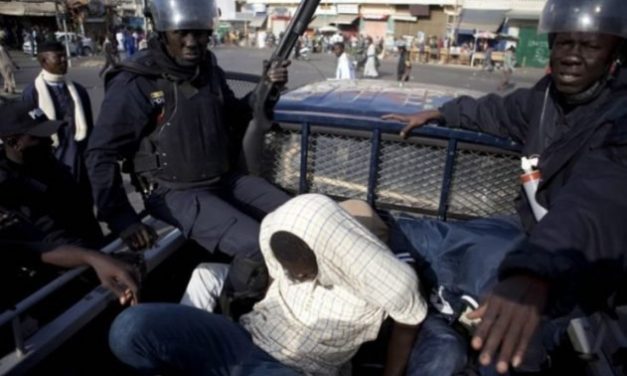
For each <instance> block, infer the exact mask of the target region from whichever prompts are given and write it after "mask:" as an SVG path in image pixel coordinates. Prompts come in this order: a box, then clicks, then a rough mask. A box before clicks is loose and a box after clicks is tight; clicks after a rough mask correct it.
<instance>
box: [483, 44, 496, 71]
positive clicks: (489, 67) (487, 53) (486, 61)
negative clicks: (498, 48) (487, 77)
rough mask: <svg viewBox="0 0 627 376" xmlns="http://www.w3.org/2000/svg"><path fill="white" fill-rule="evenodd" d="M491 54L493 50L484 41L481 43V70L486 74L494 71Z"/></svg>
mask: <svg viewBox="0 0 627 376" xmlns="http://www.w3.org/2000/svg"><path fill="white" fill-rule="evenodd" d="M492 52H494V48H492V46H490V44H489V43H488V41H487V40H486V41H485V42H484V43H483V67H482V69H483V70H485V71H488V72H492V71H494V62H493V61H492Z"/></svg>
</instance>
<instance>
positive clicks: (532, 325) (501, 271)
mask: <svg viewBox="0 0 627 376" xmlns="http://www.w3.org/2000/svg"><path fill="white" fill-rule="evenodd" d="M539 30H540V32H545V33H548V38H549V45H550V47H551V55H550V67H551V73H550V74H549V75H547V76H545V77H543V78H542V79H541V80H540V81H539V82H538V83H537V84H536V85H535V86H534V87H532V88H530V89H520V90H517V91H516V92H514V93H512V94H509V95H507V96H504V97H500V96H497V95H487V96H485V97H482V98H479V99H473V98H469V97H461V98H458V99H455V100H453V101H451V102H449V103H447V104H445V105H444V106H442V107H441V108H440V109H438V110H433V111H425V112H420V113H417V114H414V115H411V116H404V115H398V114H396V115H395V114H392V115H387V116H385V117H384V118H385V119H389V120H397V121H401V122H404V123H406V124H407V126H406V127H405V128H404V129H403V131H402V132H401V135H402V136H403V137H407V135H409V133H410V132H411V131H412V129H414V128H417V127H420V126H422V125H423V124H425V123H427V122H429V121H439V122H441V123H442V124H444V125H446V126H448V127H461V128H465V129H471V130H477V131H482V132H486V133H491V134H495V135H498V136H501V137H508V138H511V139H513V140H515V141H517V142H519V143H521V144H522V145H523V155H524V156H525V157H527V158H528V161H527V162H528V163H530V164H531V165H532V167H533V166H534V165H535V168H536V169H537V173H539V174H540V175H541V177H542V178H541V181H540V185H539V187H538V190H537V193H535V194H531V195H530V197H527V196H526V195H525V194H524V193H523V194H522V195H521V196H522V200H521V201H520V202H519V205H518V213H519V217H520V220H521V221H522V225H523V230H522V231H523V232H524V234H525V241H524V242H523V243H522V244H517V245H516V246H515V247H514V248H515V251H514V252H512V253H509V254H507V255H506V256H505V258H504V260H503V262H502V263H501V264H500V266H499V268H498V277H499V279H500V282H499V283H498V284H496V286H493V287H492V288H491V293H489V294H488V296H487V298H486V299H485V300H484V303H483V305H481V306H480V307H479V309H478V310H476V311H475V312H474V313H472V314H471V315H469V318H472V319H482V323H481V324H480V325H479V327H478V328H477V331H476V332H475V335H474V337H473V340H472V346H473V347H474V348H475V349H476V350H481V355H480V357H479V360H480V363H481V364H483V365H488V364H490V363H495V364H496V367H497V370H498V371H499V372H500V373H505V372H507V370H508V368H509V367H510V365H513V366H514V367H519V366H520V365H521V364H522V363H523V360H525V355H526V353H527V349H528V345H529V343H530V341H531V339H532V337H533V334H534V332H535V330H536V328H537V327H538V325H539V322H540V317H541V315H542V314H544V313H552V314H555V315H558V314H563V313H565V312H568V311H569V309H571V308H572V307H573V306H574V305H575V304H577V305H579V306H580V307H584V308H588V309H591V310H592V309H600V308H603V307H602V302H603V301H604V299H606V298H607V297H608V295H609V294H610V293H611V292H612V290H614V291H615V290H616V288H617V287H618V286H621V284H620V282H618V281H620V279H621V278H624V275H625V271H627V264H625V261H626V260H627V257H626V255H625V245H626V244H627V232H626V231H625V223H627V198H626V196H625V191H626V190H627V137H626V136H625V131H624V128H625V126H626V125H627V124H626V123H627V110H626V109H627V76H626V74H627V72H625V70H624V69H622V70H621V68H620V66H621V63H622V62H623V61H624V58H625V45H626V40H627V2H625V1H624V0H599V1H588V0H548V1H547V3H546V5H545V8H544V11H543V13H542V15H541V19H540V25H539ZM521 172H522V171H521ZM535 202H537V204H539V205H540V206H541V207H543V208H544V210H546V212H545V213H544V214H543V213H542V210H538V211H537V213H534V211H533V210H532V205H534V207H537V206H535ZM538 214H539V215H538ZM423 235H424V233H423ZM493 251H494V252H499V250H490V252H493ZM466 257H470V256H466ZM481 265H484V266H485V267H486V268H487V266H486V265H485V264H481ZM497 266H498V265H497ZM487 272H488V271H487V269H486V270H484V273H487ZM549 298H550V299H549ZM423 330H424V329H423ZM449 334H450V332H449ZM446 335H447V334H443V333H441V332H440V333H439V336H440V338H443V337H445V336H446ZM453 336H455V335H453ZM453 336H450V337H453ZM420 346H421V341H420V339H419V341H418V342H417V347H416V348H415V349H414V354H415V356H416V359H414V360H415V364H419V363H421V362H422V365H423V366H425V364H433V363H434V362H436V363H437V362H438V360H437V358H438V356H437V355H436V356H431V355H433V354H429V353H428V350H426V351H421V349H424V347H422V348H421V347H420ZM431 347H432V348H433V346H431ZM497 353H498V354H497ZM527 355H528V354H527ZM445 356H446V359H445V360H446V362H445V363H441V364H448V365H451V364H455V361H453V360H452V357H453V355H452V354H451V352H447V353H446V355H445ZM465 357H466V354H465V353H464V354H461V358H462V359H465ZM527 358H529V357H527ZM440 360H442V359H440ZM462 363H463V362H462ZM423 370H424V367H423ZM450 371H451V372H450V373H455V372H456V370H450ZM436 372H438V373H437V374H444V373H447V374H448V372H447V371H443V370H442V369H439V370H438V371H436ZM420 374H421V375H425V374H430V373H429V372H426V373H425V372H420Z"/></svg>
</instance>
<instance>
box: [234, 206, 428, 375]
mask: <svg viewBox="0 0 627 376" xmlns="http://www.w3.org/2000/svg"><path fill="white" fill-rule="evenodd" d="M277 231H288V232H291V233H293V234H295V235H297V236H298V237H300V238H301V239H302V240H304V241H305V243H307V245H308V246H309V247H310V248H311V249H312V250H313V251H314V253H315V255H316V259H317V261H318V275H317V277H316V279H315V280H314V281H308V282H303V283H295V282H292V281H291V280H290V279H288V277H287V276H286V274H285V272H284V270H283V268H282V267H281V265H280V264H279V262H278V261H277V260H276V258H275V257H274V255H273V253H272V251H271V249H270V237H271V236H272V234H274V233H275V232H277ZM260 245H261V250H262V253H263V256H264V258H265V260H266V263H267V265H268V270H269V273H270V276H271V277H272V279H273V280H274V282H273V283H272V284H271V285H270V287H269V289H268V292H267V295H266V297H265V298H264V299H263V300H262V301H261V302H259V303H257V304H256V305H255V307H254V309H253V311H252V312H251V313H249V314H248V315H245V316H243V317H242V319H241V324H242V325H243V326H244V327H245V328H246V329H247V330H248V331H249V332H250V333H251V335H252V338H253V341H254V342H255V344H257V345H258V346H259V347H261V348H262V349H263V350H265V351H266V352H268V353H269V354H270V355H272V356H273V357H274V358H276V359H277V360H279V361H281V362H282V363H284V364H286V365H289V366H291V367H294V368H296V369H299V370H301V371H303V372H305V373H306V374H308V375H329V376H331V375H337V374H339V372H340V369H341V368H342V367H343V366H345V365H346V364H347V362H348V361H349V360H350V359H351V358H352V357H353V355H354V354H355V352H356V351H357V350H358V348H359V346H360V345H361V344H362V343H363V342H366V341H370V340H373V339H375V338H376V337H377V334H378V332H379V328H380V326H381V323H382V322H383V320H384V319H385V318H386V317H387V316H388V315H389V316H390V317H392V318H393V319H394V320H395V321H397V322H399V323H402V324H407V325H416V324H418V323H420V322H421V321H422V320H423V319H424V317H425V315H426V303H425V301H424V300H423V299H422V297H421V296H420V295H419V293H418V279H417V277H416V274H415V272H414V271H413V270H412V269H411V268H410V267H409V266H408V265H406V264H404V263H403V262H401V261H399V260H397V259H396V258H395V257H394V256H393V255H392V253H391V252H390V250H389V249H388V248H387V246H386V245H385V244H383V243H382V242H381V241H380V240H379V239H377V238H376V237H375V236H374V235H373V234H372V233H370V232H369V231H368V230H366V228H364V227H363V226H362V225H361V224H359V222H357V221H356V220H355V219H354V218H353V217H351V216H350V215H349V214H348V213H347V212H346V211H344V210H343V209H342V208H340V207H339V206H338V205H337V204H336V203H335V202H334V201H333V200H331V199H330V198H328V197H325V196H322V195H318V194H307V195H302V196H299V197H296V198H294V199H292V200H290V201H289V202H287V203H286V204H285V205H283V206H281V207H280V208H279V209H277V210H276V211H274V212H273V213H271V214H269V215H268V216H267V217H266V218H265V219H264V221H263V222H262V224H261V232H260Z"/></svg>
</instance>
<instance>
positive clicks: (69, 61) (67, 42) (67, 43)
mask: <svg viewBox="0 0 627 376" xmlns="http://www.w3.org/2000/svg"><path fill="white" fill-rule="evenodd" d="M63 32H64V33H65V53H66V55H67V65H68V67H70V68H71V67H72V54H71V53H70V36H69V35H68V32H67V22H66V21H65V13H64V14H63Z"/></svg>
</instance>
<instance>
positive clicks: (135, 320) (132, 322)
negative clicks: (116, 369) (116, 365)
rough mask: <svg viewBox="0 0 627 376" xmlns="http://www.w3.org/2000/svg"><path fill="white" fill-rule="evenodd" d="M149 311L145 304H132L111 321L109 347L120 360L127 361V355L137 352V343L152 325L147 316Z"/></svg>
mask: <svg viewBox="0 0 627 376" xmlns="http://www.w3.org/2000/svg"><path fill="white" fill-rule="evenodd" d="M149 312H150V311H149V307H147V306H143V305H139V306H134V307H130V308H127V309H126V310H124V311H122V313H120V314H119V315H118V317H116V318H115V320H114V321H113V324H112V325H111V329H110V330H109V347H110V348H111V351H112V352H113V353H114V354H115V356H117V357H118V358H119V359H120V360H122V361H125V362H127V360H128V358H129V356H130V355H131V354H134V353H136V352H137V350H138V345H137V344H138V343H140V342H141V339H142V337H143V336H145V335H146V333H147V332H148V331H149V330H150V328H151V326H153V325H154V322H152V323H151V320H150V319H149V318H148V316H149ZM127 363H128V362H127Z"/></svg>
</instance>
